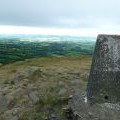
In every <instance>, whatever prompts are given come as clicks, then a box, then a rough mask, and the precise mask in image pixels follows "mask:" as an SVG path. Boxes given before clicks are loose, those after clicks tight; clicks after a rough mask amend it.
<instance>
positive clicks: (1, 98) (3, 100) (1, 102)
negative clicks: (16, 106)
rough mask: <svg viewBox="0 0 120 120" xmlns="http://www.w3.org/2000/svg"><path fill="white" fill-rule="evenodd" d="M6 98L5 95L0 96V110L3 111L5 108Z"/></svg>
mask: <svg viewBox="0 0 120 120" xmlns="http://www.w3.org/2000/svg"><path fill="white" fill-rule="evenodd" d="M7 105H8V100H7V98H6V97H5V96H2V95H1V96H0V112H3V111H5V110H6V109H7Z"/></svg>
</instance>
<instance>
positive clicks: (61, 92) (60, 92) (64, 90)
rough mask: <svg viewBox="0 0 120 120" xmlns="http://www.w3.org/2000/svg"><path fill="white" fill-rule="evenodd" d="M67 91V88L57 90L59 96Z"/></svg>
mask: <svg viewBox="0 0 120 120" xmlns="http://www.w3.org/2000/svg"><path fill="white" fill-rule="evenodd" d="M66 92H67V90H66V89H65V88H62V89H61V90H60V91H59V92H58V95H59V96H63V95H65V93H66Z"/></svg>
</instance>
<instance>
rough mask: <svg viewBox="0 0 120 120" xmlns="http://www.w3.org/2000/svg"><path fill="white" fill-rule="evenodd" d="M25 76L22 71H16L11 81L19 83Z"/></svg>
mask: <svg viewBox="0 0 120 120" xmlns="http://www.w3.org/2000/svg"><path fill="white" fill-rule="evenodd" d="M24 78H25V76H24V75H23V74H22V73H19V72H18V73H16V75H15V77H14V78H13V81H11V84H12V83H13V84H15V85H18V84H19V82H20V81H21V80H23V79H24Z"/></svg>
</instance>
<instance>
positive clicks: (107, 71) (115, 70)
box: [87, 35, 120, 104]
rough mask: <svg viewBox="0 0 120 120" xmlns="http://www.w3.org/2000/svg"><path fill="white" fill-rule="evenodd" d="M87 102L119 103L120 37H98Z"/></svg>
mask: <svg viewBox="0 0 120 120" xmlns="http://www.w3.org/2000/svg"><path fill="white" fill-rule="evenodd" d="M87 100H88V102H90V103H91V104H95V103H112V104H119V103H120V36H119V35H98V38H97V42H96V46H95V52H94V55H93V61H92V66H91V70H90V75H89V80H88V86H87Z"/></svg>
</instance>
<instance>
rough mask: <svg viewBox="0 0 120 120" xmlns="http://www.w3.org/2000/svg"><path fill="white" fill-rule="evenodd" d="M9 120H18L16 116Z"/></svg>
mask: <svg viewBox="0 0 120 120" xmlns="http://www.w3.org/2000/svg"><path fill="white" fill-rule="evenodd" d="M10 120H18V117H17V116H14V117H12V118H11V119H10Z"/></svg>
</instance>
